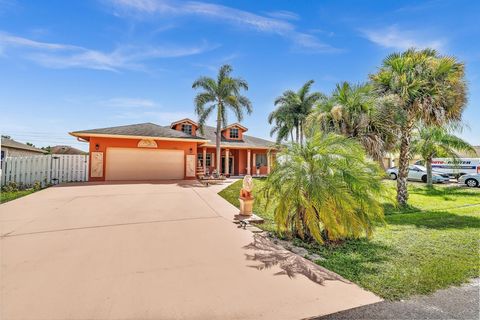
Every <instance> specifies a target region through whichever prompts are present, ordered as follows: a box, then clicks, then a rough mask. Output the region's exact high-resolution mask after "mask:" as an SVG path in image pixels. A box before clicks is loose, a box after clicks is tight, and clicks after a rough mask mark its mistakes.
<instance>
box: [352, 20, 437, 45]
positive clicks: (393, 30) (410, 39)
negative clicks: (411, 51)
mask: <svg viewBox="0 0 480 320" xmlns="http://www.w3.org/2000/svg"><path fill="white" fill-rule="evenodd" d="M361 32H362V34H363V36H364V37H365V38H367V39H368V40H370V41H371V42H373V43H375V44H377V45H379V46H381V47H384V48H394V49H400V50H406V49H408V48H417V49H423V48H433V49H439V50H440V49H442V48H444V46H445V44H446V41H445V40H444V39H432V38H430V37H428V36H426V35H425V34H423V33H421V32H418V31H411V30H401V29H399V28H398V27H397V26H396V25H393V26H389V27H386V28H380V29H375V30H373V29H369V30H362V31H361Z"/></svg>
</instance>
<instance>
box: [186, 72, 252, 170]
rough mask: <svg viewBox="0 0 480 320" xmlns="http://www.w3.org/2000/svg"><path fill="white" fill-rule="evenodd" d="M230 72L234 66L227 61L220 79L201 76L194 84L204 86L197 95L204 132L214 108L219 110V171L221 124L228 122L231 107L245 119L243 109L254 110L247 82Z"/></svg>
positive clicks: (217, 132) (201, 126) (239, 117)
mask: <svg viewBox="0 0 480 320" xmlns="http://www.w3.org/2000/svg"><path fill="white" fill-rule="evenodd" d="M231 73H232V67H231V66H229V65H227V64H226V65H223V66H222V67H220V70H219V71H218V76H217V79H213V78H209V77H200V78H198V79H197V80H196V81H195V82H194V83H193V85H192V88H193V89H197V88H201V89H203V91H202V92H200V93H198V94H197V95H196V96H195V113H196V114H197V116H198V117H199V119H198V123H199V126H200V132H201V133H203V128H204V125H205V122H206V121H207V119H208V117H209V116H210V115H211V114H212V113H213V112H214V111H216V113H217V119H216V121H217V131H216V132H215V134H216V139H215V140H216V141H215V144H216V154H217V156H216V157H217V161H216V165H217V166H216V167H217V172H218V173H220V172H221V171H220V163H221V151H220V141H221V132H222V127H225V126H227V111H228V109H230V110H231V111H233V113H234V114H235V116H236V118H237V120H238V121H239V122H241V121H242V120H243V115H244V111H246V112H247V114H251V113H252V103H251V102H250V100H249V99H248V98H247V97H245V96H243V95H242V94H241V91H242V90H248V83H247V82H246V81H245V80H243V79H241V78H233V77H232V76H231Z"/></svg>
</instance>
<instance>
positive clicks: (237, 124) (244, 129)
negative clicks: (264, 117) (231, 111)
mask: <svg viewBox="0 0 480 320" xmlns="http://www.w3.org/2000/svg"><path fill="white" fill-rule="evenodd" d="M233 127H238V128H240V129H242V130H243V131H244V132H245V131H248V128H247V127H244V126H242V125H241V124H240V123H238V122H235V123H232V124H229V125H228V126H226V127H225V128H223V129H222V130H226V129H228V128H233Z"/></svg>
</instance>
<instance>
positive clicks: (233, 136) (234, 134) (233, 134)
mask: <svg viewBox="0 0 480 320" xmlns="http://www.w3.org/2000/svg"><path fill="white" fill-rule="evenodd" d="M230 139H238V128H230Z"/></svg>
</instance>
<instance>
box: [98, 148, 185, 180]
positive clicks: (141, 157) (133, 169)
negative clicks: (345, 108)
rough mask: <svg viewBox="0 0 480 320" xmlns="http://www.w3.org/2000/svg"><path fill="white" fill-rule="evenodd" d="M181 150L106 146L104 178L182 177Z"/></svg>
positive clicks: (152, 178)
mask: <svg viewBox="0 0 480 320" xmlns="http://www.w3.org/2000/svg"><path fill="white" fill-rule="evenodd" d="M184 168H185V164H184V152H183V150H158V149H136V148H107V159H106V175H105V178H106V180H167V179H183V177H184Z"/></svg>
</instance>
